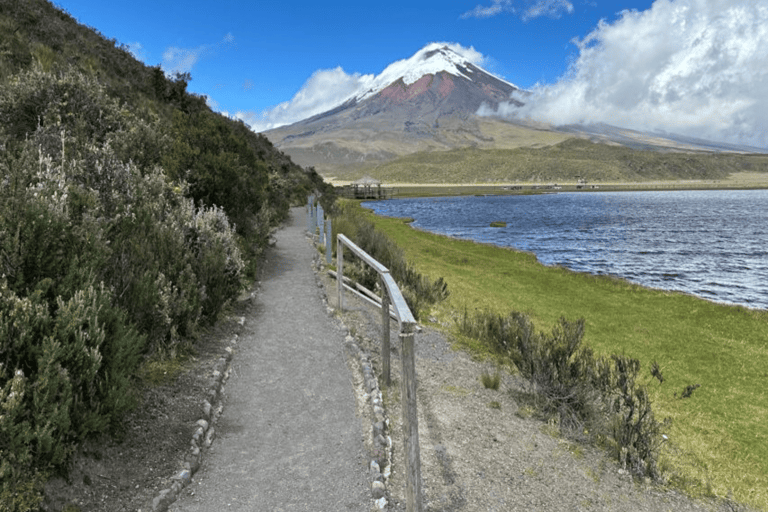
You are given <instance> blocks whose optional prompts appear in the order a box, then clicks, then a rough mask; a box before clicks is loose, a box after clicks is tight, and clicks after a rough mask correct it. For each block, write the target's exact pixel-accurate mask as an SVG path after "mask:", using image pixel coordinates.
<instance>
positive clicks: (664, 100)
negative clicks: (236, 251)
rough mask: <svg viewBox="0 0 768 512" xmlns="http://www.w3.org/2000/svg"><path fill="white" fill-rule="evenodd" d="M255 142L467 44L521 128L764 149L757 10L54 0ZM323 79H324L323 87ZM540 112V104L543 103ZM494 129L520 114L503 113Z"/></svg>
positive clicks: (482, 0) (767, 93) (460, 1)
mask: <svg viewBox="0 0 768 512" xmlns="http://www.w3.org/2000/svg"><path fill="white" fill-rule="evenodd" d="M55 4H56V5H57V6H59V7H60V8H62V9H64V10H66V11H67V12H69V13H70V14H71V15H72V16H74V17H75V18H76V19H77V20H78V21H80V22H81V23H84V24H86V25H89V26H91V27H94V28H96V29H97V30H99V31H100V32H101V33H102V34H104V35H105V36H107V37H109V38H115V39H117V41H118V42H120V43H123V44H126V45H128V46H129V47H130V48H131V50H132V51H133V53H134V54H135V55H136V56H137V57H138V58H139V59H140V60H142V61H143V62H145V63H146V64H149V65H156V64H160V65H161V66H162V67H163V69H165V70H166V71H168V72H172V71H185V72H189V73H191V75H192V82H191V83H190V85H189V90H191V91H193V92H196V93H199V94H204V95H206V96H208V97H209V103H210V104H211V106H212V107H213V108H215V109H216V110H218V111H221V112H224V113H226V114H228V115H231V116H235V117H239V118H241V119H243V120H245V121H246V122H248V123H249V124H251V125H252V126H253V127H254V129H256V130H261V129H266V128H269V127H271V126H276V125H278V124H281V123H287V122H293V121H295V120H298V119H297V117H301V116H302V115H304V114H306V112H305V111H303V110H301V109H299V108H298V107H297V105H298V104H299V103H301V102H300V101H299V99H301V98H304V99H306V98H307V97H311V98H313V105H315V108H321V107H325V106H326V104H327V107H328V108H331V107H332V106H334V105H332V103H333V102H334V101H337V100H338V98H335V97H334V95H333V91H334V90H336V89H337V87H335V84H336V82H335V80H339V81H340V82H339V83H342V82H346V83H348V82H349V81H350V80H354V79H355V77H359V76H361V75H368V74H374V75H376V74H379V73H381V71H383V70H384V68H385V67H386V66H387V65H389V64H390V63H392V62H394V61H396V60H400V59H405V58H408V57H410V56H411V55H413V54H414V53H416V52H417V51H418V50H419V49H420V48H422V47H423V46H425V45H427V44H428V43H430V42H438V41H439V42H452V43H458V44H459V45H461V46H462V47H464V48H467V49H472V50H474V52H477V53H479V54H481V65H482V66H483V67H485V68H486V69H487V70H489V71H491V72H493V73H496V74H498V75H500V76H502V77H503V78H505V79H506V80H508V81H510V82H512V83H514V84H516V85H518V86H520V87H522V88H525V89H529V90H532V91H534V92H535V96H534V98H535V99H536V100H537V101H535V102H534V101H531V102H530V103H531V104H530V105H528V107H529V108H528V109H527V110H525V115H526V116H528V117H531V118H536V119H537V120H543V121H545V122H551V123H553V124H561V123H567V122H610V123H611V124H617V125H620V126H627V127H630V128H640V129H643V128H644V129H650V130H667V131H672V132H677V133H685V134H690V135H697V136H704V137H707V138H711V139H715V140H729V141H732V142H742V143H751V144H756V145H760V146H768V139H766V124H768V123H766V121H768V99H767V98H768V66H766V65H765V64H766V62H768V28H766V27H768V3H765V2H763V1H762V0H656V1H655V2H652V1H649V0H611V1H601V0H454V1H451V2H445V1H444V0H440V1H436V0H429V1H424V0H422V1H420V0H408V1H400V0H389V1H388V2H381V3H375V2H359V1H342V2H327V3H324V2H317V1H313V2H306V1H285V0H284V1H279V2H278V1H260V0H251V1H232V0H219V1H217V2H211V1H203V0H185V1H183V2H181V1H175V0H174V1H167V0H166V1H157V0H153V1H149V0H132V1H131V2H105V1H104V0H58V1H56V2H55ZM313 78H314V80H313ZM534 103H535V104H534ZM497 113H498V114H502V115H504V114H508V115H520V112H514V113H513V112H511V108H509V109H507V110H505V106H504V105H502V107H501V109H500V110H499V112H497Z"/></svg>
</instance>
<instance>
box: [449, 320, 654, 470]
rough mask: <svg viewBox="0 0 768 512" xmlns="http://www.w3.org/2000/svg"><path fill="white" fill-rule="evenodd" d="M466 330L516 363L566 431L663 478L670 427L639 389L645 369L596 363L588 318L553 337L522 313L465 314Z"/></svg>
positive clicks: (462, 328)
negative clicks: (662, 456) (587, 342)
mask: <svg viewBox="0 0 768 512" xmlns="http://www.w3.org/2000/svg"><path fill="white" fill-rule="evenodd" d="M458 330H459V332H460V333H461V334H463V335H465V336H468V337H472V338H476V339H479V340H482V341H484V342H485V343H487V344H488V346H489V348H490V349H491V350H492V351H493V352H495V353H497V354H499V355H502V356H504V357H507V358H508V359H509V360H510V361H511V362H513V363H514V364H515V366H516V367H517V369H518V370H519V371H520V374H521V375H522V376H523V377H524V378H525V379H527V381H528V382H529V383H530V386H531V391H533V392H534V393H535V394H536V395H537V396H538V397H540V400H539V402H538V404H539V408H540V409H541V411H542V413H543V414H545V415H547V416H550V417H552V416H554V417H555V418H556V419H557V422H558V423H559V425H560V428H561V429H562V430H563V431H564V432H566V433H569V434H571V435H574V436H576V437H582V436H583V435H584V434H585V433H588V434H589V436H590V437H591V438H592V439H594V440H596V441H598V442H600V441H606V442H607V444H608V445H609V446H610V447H611V448H612V450H613V455H614V456H615V457H616V458H617V460H618V461H619V462H620V463H621V464H622V465H623V466H624V467H625V468H626V469H627V470H629V471H631V472H632V473H633V474H635V475H637V476H649V477H651V478H659V476H660V474H659V470H658V467H657V459H658V454H659V449H660V447H661V430H662V429H663V428H665V427H666V426H667V425H668V423H667V422H663V423H659V422H658V421H656V420H655V418H654V415H653V411H652V409H651V402H650V399H649V397H648V393H647V392H646V390H645V388H644V387H642V386H640V385H637V384H636V377H637V375H638V372H639V370H640V362H639V361H637V360H636V359H630V358H627V357H624V356H616V355H614V356H612V357H610V358H604V357H597V356H595V355H594V353H593V352H592V350H591V349H589V348H588V347H585V346H583V345H582V340H583V337H584V320H583V319H580V320H577V321H575V322H572V321H568V320H566V319H564V318H561V319H560V321H559V322H558V324H557V325H556V326H555V328H554V329H553V330H552V332H551V334H546V333H542V332H537V331H536V330H535V329H534V326H533V324H532V322H531V321H530V319H529V318H528V317H527V316H526V315H524V314H522V313H517V312H513V313H511V314H510V315H508V316H506V317H505V316H503V315H498V314H494V313H490V312H482V311H481V312H477V313H476V314H475V315H474V316H470V315H469V314H468V313H467V312H466V311H465V313H464V315H463V317H462V319H461V320H460V322H459V323H458ZM489 377H490V376H489Z"/></svg>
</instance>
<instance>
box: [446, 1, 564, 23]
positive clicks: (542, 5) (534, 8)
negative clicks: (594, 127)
mask: <svg viewBox="0 0 768 512" xmlns="http://www.w3.org/2000/svg"><path fill="white" fill-rule="evenodd" d="M523 3H524V4H525V6H526V7H525V9H524V11H523V13H522V15H521V18H522V20H523V21H529V20H532V19H533V18H538V17H539V16H548V17H550V18H560V17H561V16H562V14H563V13H564V12H567V13H569V14H570V13H572V12H573V4H571V3H570V2H569V1H568V0H536V1H534V0H524V2H523ZM503 12H511V13H513V14H517V12H518V10H517V9H516V8H515V6H514V5H513V2H512V0H493V3H492V4H491V5H489V6H487V7H483V6H482V5H478V6H476V7H475V8H474V9H472V10H471V11H467V12H465V13H464V14H462V15H461V16H460V18H461V19H466V18H490V17H492V16H496V15H497V14H501V13H503Z"/></svg>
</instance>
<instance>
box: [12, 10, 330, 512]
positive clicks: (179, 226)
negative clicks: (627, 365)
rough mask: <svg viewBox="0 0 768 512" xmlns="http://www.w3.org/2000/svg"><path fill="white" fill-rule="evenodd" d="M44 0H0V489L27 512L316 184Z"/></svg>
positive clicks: (232, 293) (250, 270) (112, 421)
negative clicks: (149, 366)
mask: <svg viewBox="0 0 768 512" xmlns="http://www.w3.org/2000/svg"><path fill="white" fill-rule="evenodd" d="M190 79H191V77H190V76H189V75H176V76H175V77H171V78H169V77H166V76H165V74H164V73H163V71H162V70H161V69H160V68H159V67H147V66H145V65H143V64H142V63H140V62H138V61H136V60H135V59H134V58H133V57H132V56H131V55H130V53H129V52H128V51H127V49H126V48H125V47H124V46H121V45H118V44H117V43H116V41H115V40H113V39H107V38H106V37H104V36H102V35H100V34H98V33H97V32H96V31H94V30H92V29H89V28H88V27H84V26H82V25H79V24H78V23H77V22H76V21H75V20H74V19H72V17H71V16H69V15H68V14H66V13H64V12H62V11H60V10H58V9H57V8H55V7H54V6H53V5H52V4H51V3H49V2H48V1H46V0H0V149H2V150H1V151H0V410H1V411H2V414H1V415H0V503H2V504H3V510H9V511H22V510H34V509H35V508H36V506H37V505H38V504H39V503H40V501H41V499H42V498H41V492H42V491H41V489H42V485H43V483H44V481H45V480H46V479H47V478H48V477H49V476H51V475H53V474H60V473H66V471H67V469H68V465H69V461H70V460H71V457H72V454H73V453H74V452H75V450H76V449H77V446H78V445H79V444H80V443H81V442H83V441H84V440H86V439H89V438H93V437H94V436H98V435H101V434H103V433H112V434H116V435H117V434H120V431H121V429H122V428H123V427H122V422H121V418H122V417H123V415H124V414H125V413H126V411H129V410H130V409H131V408H132V407H134V406H135V405H136V396H137V395H136V393H135V390H136V386H137V383H138V382H139V380H138V379H137V374H138V371H139V369H140V368H141V367H142V365H146V364H147V363H148V362H149V361H152V360H156V359H158V358H160V359H163V358H166V359H167V358H171V359H172V358H173V357H175V356H176V355H178V354H181V353H184V352H186V351H188V350H189V349H188V347H189V344H190V340H192V339H194V338H195V336H197V333H198V332H199V331H200V330H201V328H203V327H205V326H207V325H210V324H211V323H213V322H214V321H215V320H216V319H217V318H218V316H219V314H220V312H221V311H222V309H223V308H224V306H225V305H226V304H227V303H228V302H229V301H231V300H232V299H233V298H234V297H236V296H237V295H238V293H239V292H240V290H241V289H242V286H243V285H244V283H247V282H248V281H249V279H252V278H253V276H254V275H255V272H256V266H257V264H258V258H259V255H260V254H261V251H262V249H263V248H264V247H265V246H266V244H267V242H268V237H269V233H270V231H271V230H272V229H273V227H274V226H275V225H276V224H277V223H279V222H280V221H281V220H282V219H284V218H285V217H286V215H287V213H288V208H289V206H290V205H291V204H303V202H304V201H305V200H306V196H307V194H308V193H309V192H311V191H313V190H315V189H325V188H326V187H327V186H326V185H325V184H324V183H323V182H322V179H321V178H320V177H319V175H317V173H316V172H314V171H313V170H308V171H305V170H304V169H302V168H301V167H300V166H298V165H296V164H294V163H293V162H292V161H291V159H290V158H289V157H287V156H286V155H285V154H283V153H281V152H280V151H278V150H276V149H275V148H274V147H273V146H272V144H271V143H270V142H269V140H267V139H266V138H265V137H264V136H261V135H257V134H254V133H253V132H251V131H250V130H249V129H248V128H247V127H246V126H245V125H244V124H243V123H241V122H236V121H233V120H231V119H228V118H226V117H224V116H221V115H219V114H216V113H214V112H212V111H211V110H210V109H209V108H208V107H207V106H206V102H205V98H203V97H200V96H196V95H193V94H190V93H188V92H187V90H186V86H187V83H188V82H189V80H190Z"/></svg>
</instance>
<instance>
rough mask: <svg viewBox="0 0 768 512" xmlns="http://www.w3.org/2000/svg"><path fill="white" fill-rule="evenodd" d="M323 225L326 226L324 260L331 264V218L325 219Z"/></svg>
mask: <svg viewBox="0 0 768 512" xmlns="http://www.w3.org/2000/svg"><path fill="white" fill-rule="evenodd" d="M325 227H326V230H327V231H328V232H327V233H326V234H325V262H326V263H328V264H329V265H330V264H331V254H332V253H333V250H332V247H331V244H332V243H333V241H332V240H333V238H332V234H333V229H331V219H330V217H329V218H328V220H327V221H325Z"/></svg>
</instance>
